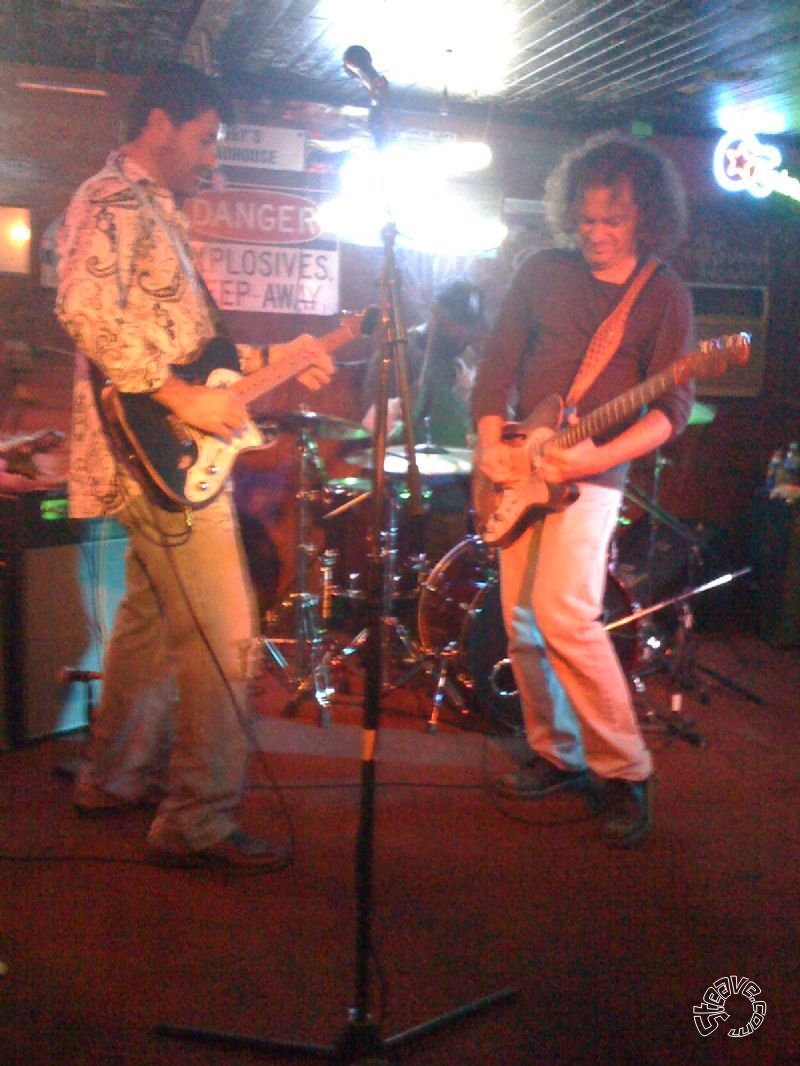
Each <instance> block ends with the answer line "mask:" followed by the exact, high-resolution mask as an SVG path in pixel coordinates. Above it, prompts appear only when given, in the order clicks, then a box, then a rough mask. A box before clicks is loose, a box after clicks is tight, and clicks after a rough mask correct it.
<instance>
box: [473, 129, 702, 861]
mask: <svg viewBox="0 0 800 1066" xmlns="http://www.w3.org/2000/svg"><path fill="white" fill-rule="evenodd" d="M546 201H547V205H548V209H549V218H550V222H551V226H552V228H553V229H554V232H555V236H556V240H557V244H558V245H559V246H557V247H554V248H549V249H546V250H543V251H540V252H537V253H535V254H532V255H531V256H530V257H529V258H527V259H526V260H525V261H524V262H523V263H522V264H521V266H520V267H519V268H518V271H517V273H516V275H515V277H514V278H513V279H512V282H511V285H510V287H509V291H508V292H507V294H506V296H505V298H504V301H503V303H502V306H501V308H500V311H499V313H498V316H497V318H496V320H495V322H494V323H493V326H492V329H491V331H490V334H489V336H488V337H487V340H486V343H485V347H484V353H483V358H482V360H481V362H480V364H479V367H478V372H477V379H476V382H475V388H474V392H473V415H474V417H475V421H476V427H477V432H478V446H477V449H476V453H475V466H476V470H477V471H478V474H477V477H478V480H479V481H480V480H483V482H484V483H485V484H489V485H490V486H491V487H492V488H493V489H495V490H497V489H498V488H499V489H500V495H501V496H504V497H506V498H504V499H503V500H502V502H501V503H500V504H499V505H496V507H495V511H494V514H490V516H489V517H488V521H487V522H486V523H485V524H484V527H483V529H484V531H485V532H486V531H487V530H488V533H490V534H491V537H492V540H491V542H492V543H495V544H497V545H498V546H499V548H500V552H499V555H500V589H501V600H502V608H503V621H504V625H505V627H506V631H507V634H508V642H509V658H510V659H511V663H512V667H513V670H514V675H515V680H516V683H517V685H518V688H519V692H520V698H521V702H522V709H523V714H524V721H525V728H526V734H527V739H528V743H529V745H530V749H531V754H530V757H529V759H528V761H527V763H526V764H524V765H523V766H522V767H520V768H519V769H518V770H516V771H514V772H512V773H509V774H507V775H505V776H504V777H502V778H501V779H500V780H499V781H498V783H497V787H498V789H499V791H500V792H501V793H502V794H503V795H504V796H507V797H510V798H519V799H532V800H535V799H540V798H542V797H545V796H548V795H550V794H552V793H556V792H559V791H561V790H564V789H570V788H572V789H574V788H579V789H591V792H592V796H593V797H596V796H597V795H598V794H599V795H600V796H601V797H602V803H600V804H597V803H596V802H594V803H593V806H595V807H599V809H601V810H602V811H604V812H605V813H604V819H605V820H604V826H603V837H604V839H605V842H606V843H607V844H608V845H609V846H612V847H622V848H625V847H631V846H634V845H637V844H640V843H641V842H642V841H643V840H644V839H645V837H646V836H647V834H648V832H649V829H650V825H651V820H652V809H653V792H654V777H653V763H652V758H651V754H650V751H649V750H648V748H647V745H646V743H645V741H644V738H643V736H642V733H641V731H640V728H639V724H638V722H637V718H636V714H635V711H634V708H633V704H632V698H631V693H630V690H629V687H628V683H627V679H626V677H625V674H624V672H623V670H622V668H621V666H620V664H619V661H618V660H617V657H616V654H615V652H614V648H613V645H612V643H611V640H610V637H609V634H608V633H607V632H606V631H605V630H604V628H603V622H602V615H603V595H604V588H605V580H606V572H607V551H608V545H609V541H610V538H611V535H612V532H613V530H614V528H615V526H616V523H617V516H618V511H619V506H620V501H621V495H622V489H623V486H624V483H625V478H626V473H627V470H628V465H629V464H630V462H631V461H632V460H633V459H636V458H637V457H639V456H642V455H645V454H646V453H648V452H650V451H652V450H653V449H655V448H657V447H659V446H660V445H663V444H665V443H666V442H667V441H669V440H671V439H672V438H673V437H675V436H676V435H677V434H679V433H681V432H682V431H683V429H684V428H685V426H686V424H687V422H688V418H689V412H690V409H691V405H692V400H693V386H692V383H691V381H684V382H676V383H674V384H672V385H671V386H669V387H664V388H662V389H661V391H660V395H658V396H657V398H656V399H654V400H653V402H650V403H646V404H643V403H641V401H640V403H639V406H638V408H637V409H635V410H634V409H625V410H623V411H622V412H621V413H619V417H617V418H615V419H614V423H615V424H614V426H613V428H612V429H611V430H609V428H608V426H607V425H606V426H603V425H602V423H601V425H600V427H599V430H598V431H596V432H593V433H592V434H589V435H583V436H578V437H577V439H576V441H575V442H572V441H570V440H564V439H563V438H562V436H561V435H556V433H555V432H554V431H555V430H556V429H557V428H558V426H559V425H562V426H563V425H565V424H566V425H567V426H568V425H569V423H570V421H574V420H575V418H576V416H577V415H580V414H581V413H584V412H586V411H590V410H592V409H593V408H596V407H598V405H601V406H602V405H609V403H610V407H611V408H612V409H613V408H614V403H613V401H614V398H615V397H619V396H620V395H621V394H627V393H629V392H630V390H631V389H632V388H633V387H635V386H637V385H639V384H640V383H641V382H643V381H644V380H645V379H649V378H650V377H651V376H653V375H659V374H661V373H662V372H665V371H668V370H669V368H670V366H671V365H672V364H674V363H675V362H676V361H678V360H680V359H681V357H683V356H684V355H685V354H686V352H687V351H688V350H689V348H690V347H691V333H692V305H691V297H690V294H689V292H688V290H687V288H686V287H685V286H684V285H683V284H682V283H681V281H680V280H679V279H678V277H677V275H676V274H675V272H674V271H673V270H672V269H671V268H670V267H669V266H668V265H667V264H666V263H664V262H662V261H661V260H660V259H658V258H656V257H657V256H659V255H663V254H665V253H666V252H667V251H668V250H669V249H670V248H672V247H674V245H675V244H676V243H677V242H678V241H679V240H680V239H681V238H682V235H683V232H684V227H685V219H686V210H685V204H684V196H683V190H682V187H681V185H680V182H679V179H678V176H677V173H676V172H675V170H674V168H673V167H672V165H671V164H670V163H669V161H668V160H667V159H666V158H665V157H663V156H662V155H660V154H659V153H657V152H656V151H655V150H653V149H652V148H651V147H650V146H649V145H646V144H643V143H641V142H638V141H635V140H634V139H632V138H629V137H626V136H623V135H618V134H614V133H611V134H601V135H598V136H595V137H593V138H590V139H589V140H588V141H587V142H586V143H585V144H583V145H582V146H581V147H579V148H578V149H576V150H575V151H573V152H572V153H570V154H568V155H567V156H566V157H565V158H564V159H563V160H562V162H561V164H560V165H559V166H558V167H557V168H556V170H555V171H554V173H553V174H552V175H551V177H550V179H549V180H548V184H547V189H546ZM631 289H633V290H634V291H633V292H632V293H631V295H630V297H628V298H627V300H626V292H628V291H630V290H631ZM615 307H617V308H619V310H618V313H617V315H616V316H613V315H612V312H613V311H614V309H615ZM560 398H564V401H565V403H564V405H563V407H564V408H565V409H566V412H567V414H566V417H565V415H564V410H563V409H562V403H561V399H560ZM540 411H543V412H544V415H545V417H544V419H543V422H544V425H543V427H540V428H534V429H527V430H524V431H523V432H521V433H518V434H516V435H515V434H514V433H511V434H509V433H508V428H507V420H508V418H509V413H510V412H511V413H512V414H513V417H514V418H517V419H520V420H522V419H529V418H531V417H532V416H533V415H534V413H535V412H536V413H537V414H538V413H539V412H540ZM573 411H574V412H576V413H573ZM548 423H549V425H548ZM520 481H524V482H531V483H533V482H535V483H536V485H537V486H538V488H539V490H540V493H539V503H540V505H539V506H531V505H530V499H531V493H530V492H529V491H528V489H527V486H526V485H523V487H522V490H521V491H520V492H517V491H516V489H515V490H514V491H510V492H509V493H508V494H506V493H504V492H503V488H504V487H507V486H519V484H520ZM478 495H479V494H477V493H476V497H477V496H478ZM520 499H521V500H522V501H523V502H522V504H519V505H518V503H517V501H518V500H520ZM495 503H496V500H495ZM481 509H482V505H481V503H480V502H479V501H478V499H477V498H476V510H477V511H478V514H479V516H480V512H481ZM489 510H490V511H491V507H490V508H489ZM479 528H481V527H480V526H479Z"/></svg>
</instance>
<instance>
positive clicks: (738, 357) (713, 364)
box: [675, 332, 751, 381]
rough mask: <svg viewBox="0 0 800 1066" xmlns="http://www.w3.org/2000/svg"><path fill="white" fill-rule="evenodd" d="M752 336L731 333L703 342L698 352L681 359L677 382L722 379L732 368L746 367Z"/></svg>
mask: <svg viewBox="0 0 800 1066" xmlns="http://www.w3.org/2000/svg"><path fill="white" fill-rule="evenodd" d="M750 340H751V337H750V334H749V333H744V332H743V333H729V334H726V335H725V336H723V337H712V338H711V339H709V340H705V341H701V342H700V344H698V346H697V351H696V352H693V353H692V354H691V355H689V356H687V357H686V358H685V359H680V360H679V361H678V362H677V363H676V364H675V365H676V370H677V374H676V380H678V381H688V379H689V378H715V377H720V375H722V374H724V373H725V371H726V370H727V369H728V368H729V367H731V366H744V365H745V364H746V363H747V361H748V359H749V358H750Z"/></svg>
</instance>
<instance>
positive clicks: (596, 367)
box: [564, 255, 661, 407]
mask: <svg viewBox="0 0 800 1066" xmlns="http://www.w3.org/2000/svg"><path fill="white" fill-rule="evenodd" d="M660 265H661V260H660V259H658V258H657V257H656V256H654V255H651V256H650V257H649V258H648V259H647V261H646V262H645V264H644V265H643V267H642V268H641V270H640V271H639V272H638V274H636V276H635V277H634V279H633V281H632V282H631V284H630V285H629V286H628V288H627V290H626V291H625V293H624V295H623V296H622V299H621V300H620V301H619V303H618V304H617V305H616V307H615V308H614V309H613V310H612V312H611V314H610V315H607V316H606V318H605V319H603V321H602V322H601V323H600V325H599V326H598V327H597V329H596V330H595V331H594V336H593V337H592V339H591V340H590V341H589V347H588V348H587V349H586V354H585V355H584V357H583V361H582V363H581V365H580V366H579V367H578V373H577V374H576V375H575V380H574V381H573V382H572V386H571V387H570V390H569V392H568V393H567V396H566V399H565V401H564V403H565V405H566V406H567V407H574V406H575V405H576V404H577V403H578V400H580V398H581V397H582V396H583V395H584V393H585V392H586V391H587V390H588V389H589V388H590V386H591V385H592V384H594V382H595V381H596V380H597V378H598V377H599V376H600V374H601V373H602V371H603V370H604V369H605V368H606V367H607V366H608V364H609V363H610V362H611V358H612V356H613V355H614V353H615V352H616V351H617V349H618V348H619V346H620V343H621V342H622V335H623V333H624V332H625V325H626V323H627V321H628V315H629V314H630V311H631V308H632V307H633V305H634V303H635V302H636V298H637V297H638V295H639V293H640V292H641V291H642V289H643V288H644V287H645V285H646V284H647V282H648V281H649V280H650V277H651V276H652V274H653V273H654V272H655V270H656V269H657V268H658V267H659V266H660Z"/></svg>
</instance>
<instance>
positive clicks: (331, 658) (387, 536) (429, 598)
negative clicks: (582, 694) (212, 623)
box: [264, 410, 662, 732]
mask: <svg viewBox="0 0 800 1066" xmlns="http://www.w3.org/2000/svg"><path fill="white" fill-rule="evenodd" d="M273 423H274V424H275V425H276V426H277V429H278V430H279V431H282V432H285V433H289V434H291V435H292V436H293V437H294V438H295V442H296V444H295V484H296V496H295V499H296V504H297V514H298V530H297V543H296V549H295V582H294V589H293V591H292V592H291V593H290V594H289V595H288V597H287V598H286V599H285V600H284V601H283V602H282V603H281V604H280V609H278V610H272V611H268V612H267V613H266V615H265V620H264V621H265V634H264V645H265V648H266V650H267V651H268V653H269V655H270V657H271V659H272V660H273V662H274V663H275V664H276V665H277V667H278V668H279V669H280V670H281V671H282V673H283V674H284V676H285V678H286V680H287V681H288V683H289V684H290V685H291V687H292V688H293V689H294V697H293V698H292V699H291V700H290V701H289V703H290V706H292V707H294V706H296V705H297V704H299V702H300V701H301V700H302V699H304V698H306V697H312V698H313V699H314V700H315V701H316V704H317V707H318V721H319V724H320V725H329V724H330V722H331V700H332V697H333V696H334V695H338V696H339V697H340V698H342V699H343V700H344V699H346V694H347V693H348V692H349V691H350V684H349V680H348V679H346V678H345V677H344V675H343V674H342V673H341V671H342V669H343V668H344V667H345V666H347V665H349V664H357V663H358V662H359V661H360V660H359V656H358V655H357V654H356V653H358V652H359V651H361V649H362V648H363V646H364V643H365V640H366V630H365V629H364V628H362V623H363V617H364V607H365V598H366V583H365V579H364V566H365V563H366V561H367V536H368V533H369V529H368V521H369V510H370V508H369V507H368V506H367V504H368V501H370V500H371V499H372V487H373V486H372V480H371V478H370V477H369V476H368V475H369V473H370V472H371V467H372V463H373V454H372V451H371V450H370V449H368V448H365V447H364V443H365V442H366V440H368V438H369V433H368V431H367V430H366V429H364V428H363V427H362V426H361V425H359V424H358V423H354V422H350V421H348V420H346V419H341V418H335V417H333V416H329V415H322V414H317V413H315V412H313V411H307V410H301V411H297V412H290V413H288V414H285V415H279V416H277V417H276V418H275V419H273ZM318 440H332V441H339V442H344V443H347V444H351V443H352V444H357V445H360V446H361V447H360V450H358V451H356V452H354V453H351V454H349V455H348V456H347V457H346V459H345V462H346V463H347V464H348V465H352V466H354V467H358V468H359V473H358V474H357V475H353V476H348V477H343V478H338V479H330V480H329V479H327V478H326V476H325V468H324V463H323V462H322V458H321V456H320V454H319V451H318V448H317V443H316V442H317V441H318ZM415 461H416V463H417V467H418V469H419V472H420V476H421V479H422V483H423V498H424V502H425V505H426V508H427V507H430V506H432V505H435V499H436V492H437V488H438V487H439V485H441V484H443V483H444V482H448V481H453V480H454V479H455V480H459V479H468V478H469V476H470V473H471V470H472V452H471V450H469V449H467V448H445V447H439V446H436V445H431V444H427V443H426V444H423V445H418V446H417V448H416V449H415ZM407 469H408V461H407V459H406V456H405V455H404V453H403V452H402V451H401V450H399V449H391V448H390V449H387V451H386V455H385V460H384V474H385V479H384V484H385V486H386V492H387V497H388V498H387V509H386V514H387V515H388V521H387V528H386V529H385V530H383V531H382V532H381V544H380V557H381V570H382V577H383V587H382V602H381V617H382V623H383V625H384V629H385V645H384V646H385V649H386V654H384V656H383V667H384V676H383V678H382V683H383V686H384V687H385V688H386V689H394V688H398V687H400V686H401V685H403V684H405V683H406V682H407V681H408V680H410V679H411V678H413V677H415V676H419V675H420V674H422V675H424V676H425V678H427V679H428V680H429V681H430V682H431V683H432V685H433V695H432V699H431V707H430V713H429V716H428V718H427V723H426V727H427V730H428V731H429V732H435V731H436V728H437V725H438V720H439V715H440V711H441V708H442V705H443V703H444V702H445V701H447V703H448V704H449V705H450V706H451V708H452V709H453V710H454V711H455V712H456V713H457V714H458V715H459V716H463V717H471V718H473V717H474V719H475V720H476V721H478V722H479V723H481V724H488V725H491V726H493V727H500V728H502V729H507V730H511V731H514V732H518V731H519V730H520V729H521V728H522V723H521V714H520V709H519V701H518V697H517V693H516V690H515V686H514V682H513V676H512V674H511V670H510V666H509V662H508V658H507V641H506V636H505V631H504V629H503V624H502V616H501V610H500V591H499V574H498V564H497V554H496V550H494V549H492V548H490V547H488V546H487V545H486V544H484V542H483V541H482V540H481V539H480V537H478V536H477V535H475V534H474V533H468V534H467V536H466V537H465V538H464V539H463V540H461V541H460V542H459V543H457V544H455V545H454V546H453V547H452V548H450V550H449V551H447V552H446V553H445V554H444V555H443V556H442V557H441V558H440V559H438V560H437V561H435V562H431V561H430V560H429V559H428V558H427V557H426V555H425V553H424V552H422V551H420V550H419V549H420V545H419V543H418V542H417V541H416V538H415V536H414V535H413V534H412V531H411V526H412V523H411V522H410V520H409V519H408V516H407V508H406V504H407V499H408V492H407V488H406V482H405V476H406V473H407ZM320 485H321V487H320ZM423 521H424V519H423ZM320 530H321V531H322V545H320V544H319V543H318V541H319V536H317V538H316V540H315V538H314V535H313V534H314V533H317V534H318V533H319V531H320ZM630 579H631V567H630V561H628V564H627V566H626V565H625V564H623V565H620V563H619V560H618V559H617V558H616V557H615V553H614V552H613V551H612V558H611V562H610V565H609V570H608V574H607V584H606V595H605V605H604V606H605V612H604V619H605V621H606V624H607V627H608V628H609V630H610V631H611V636H612V640H613V643H614V647H615V649H616V651H617V655H618V657H619V659H620V662H621V664H622V666H623V669H624V670H625V671H626V673H627V674H628V675H629V676H633V675H634V673H635V672H636V671H637V670H638V669H639V667H641V665H642V663H643V661H644V660H645V659H646V658H647V657H648V655H652V654H653V653H654V648H656V647H657V646H658V645H659V644H660V642H661V640H662V638H661V636H660V635H659V634H657V633H656V632H655V630H654V628H653V626H652V625H650V626H649V627H647V626H645V625H643V624H642V623H641V622H640V621H639V618H638V612H639V608H640V605H639V604H638V603H637V602H636V601H635V600H634V596H633V593H632V591H631V589H630V587H629V584H630V583H631V580H630ZM287 623H288V624H287ZM337 685H339V687H340V688H341V691H340V692H337Z"/></svg>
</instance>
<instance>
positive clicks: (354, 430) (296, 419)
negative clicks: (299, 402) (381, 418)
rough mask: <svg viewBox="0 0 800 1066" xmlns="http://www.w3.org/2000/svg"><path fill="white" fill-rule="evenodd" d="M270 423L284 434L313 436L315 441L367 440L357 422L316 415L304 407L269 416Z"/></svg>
mask: <svg viewBox="0 0 800 1066" xmlns="http://www.w3.org/2000/svg"><path fill="white" fill-rule="evenodd" d="M271 421H272V422H273V423H274V424H275V425H276V426H277V427H278V429H280V430H281V431H282V432H284V433H291V434H293V435H294V434H298V435H303V434H305V435H306V437H307V439H310V437H309V434H313V435H314V438H315V439H316V440H339V441H366V440H369V431H368V430H366V429H364V427H363V426H362V425H361V424H360V423H358V422H350V421H348V420H347V419H346V418H336V417H334V416H333V415H323V414H318V413H317V412H316V411H309V410H307V409H306V408H304V407H301V408H299V410H297V411H286V412H285V413H283V414H278V415H275V416H271Z"/></svg>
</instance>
